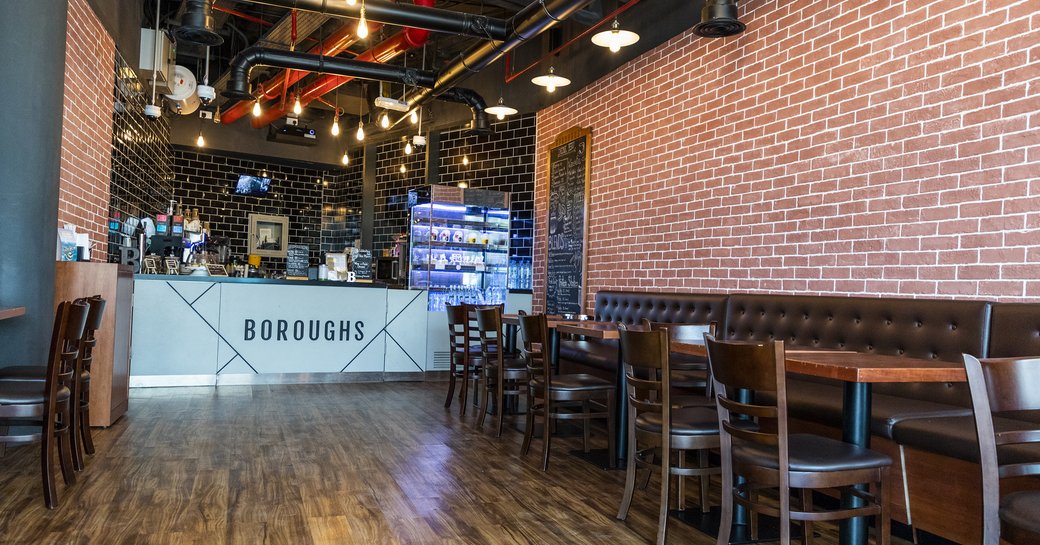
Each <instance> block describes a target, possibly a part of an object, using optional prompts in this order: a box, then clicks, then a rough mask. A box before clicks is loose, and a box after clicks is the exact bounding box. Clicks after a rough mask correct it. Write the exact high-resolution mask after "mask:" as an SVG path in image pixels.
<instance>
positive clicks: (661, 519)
mask: <svg viewBox="0 0 1040 545" xmlns="http://www.w3.org/2000/svg"><path fill="white" fill-rule="evenodd" d="M662 442H663V443H664V444H662V445H661V505H660V507H659V508H658V514H657V545H665V543H666V542H667V541H668V504H669V500H670V499H671V492H670V491H669V490H668V488H669V485H671V483H672V460H671V457H672V449H671V445H670V443H671V441H670V438H669V437H667V436H666V437H664V438H662Z"/></svg>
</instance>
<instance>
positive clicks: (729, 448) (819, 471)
mask: <svg viewBox="0 0 1040 545" xmlns="http://www.w3.org/2000/svg"><path fill="white" fill-rule="evenodd" d="M705 344H706V346H707V350H708V361H709V365H710V366H711V373H712V379H713V381H714V384H715V390H716V401H717V403H718V418H719V424H720V427H721V429H722V524H721V527H720V528H719V536H718V543H720V544H728V543H729V538H730V531H731V529H732V526H733V504H734V502H737V503H740V504H741V505H744V506H746V507H747V508H748V509H749V510H750V511H751V514H752V516H753V517H754V515H755V514H756V513H757V514H766V515H769V516H773V517H777V518H779V519H780V541H781V543H783V544H784V545H787V544H789V543H790V542H791V523H790V521H791V520H800V521H804V532H803V534H804V538H803V539H804V541H805V542H806V543H811V541H812V537H813V529H812V523H813V522H815V521H826V520H839V519H847V518H851V517H863V516H876V517H877V543H879V544H881V545H888V543H889V539H890V536H889V528H890V521H889V517H890V514H889V504H890V498H891V484H890V482H889V478H888V473H889V467H890V466H891V465H892V460H891V459H889V458H888V456H885V455H883V454H879V453H877V452H874V451H872V450H870V449H865V448H861V447H857V446H855V445H850V444H848V443H843V442H841V441H836V440H834V439H828V438H825V437H820V436H817V435H811V434H788V430H787V386H786V376H785V360H784V343H783V342H782V341H774V342H770V343H754V342H733V341H716V340H715V338H714V337H712V336H710V335H708V336H705ZM750 392H754V393H767V392H768V393H772V394H774V395H775V399H776V401H775V403H769V402H763V401H760V400H758V399H755V400H754V401H752V396H753V394H750ZM749 394H750V395H749ZM734 474H736V475H740V476H742V477H745V478H746V479H747V482H746V483H744V484H740V485H736V486H735V485H734V479H733V476H734ZM868 483H869V484H872V485H874V488H875V491H874V493H872V494H871V493H867V492H865V491H861V490H858V489H854V488H852V487H853V486H854V485H861V484H868ZM765 488H773V489H777V490H778V496H779V498H778V499H779V504H780V508H779V509H777V508H776V507H773V506H772V505H770V504H768V503H762V502H759V501H758V492H759V491H760V490H762V489H765ZM792 488H795V489H801V503H802V506H801V507H802V510H801V511H795V510H792V509H791V489H792ZM819 489H846V490H847V491H848V493H851V494H854V495H856V496H859V497H861V498H863V499H865V500H867V505H866V506H864V507H858V508H842V509H837V510H833V511H815V510H813V506H812V491H813V490H819ZM878 491H880V493H878ZM754 533H755V530H754V518H752V534H753V535H752V536H751V537H752V539H755V538H757V536H756V535H754Z"/></svg>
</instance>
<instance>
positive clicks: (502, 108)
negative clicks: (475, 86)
mask: <svg viewBox="0 0 1040 545" xmlns="http://www.w3.org/2000/svg"><path fill="white" fill-rule="evenodd" d="M484 111H485V112H487V113H489V114H492V115H494V116H495V117H497V118H498V119H499V120H502V119H505V118H506V116H507V115H513V114H515V113H516V108H510V107H509V106H506V104H505V100H504V99H503V98H502V97H501V96H500V97H498V104H495V105H494V106H492V107H490V108H487V109H485V110H484Z"/></svg>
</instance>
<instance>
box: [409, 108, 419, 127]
mask: <svg viewBox="0 0 1040 545" xmlns="http://www.w3.org/2000/svg"><path fill="white" fill-rule="evenodd" d="M408 119H409V121H411V122H412V125H415V124H416V123H418V122H419V112H418V111H416V110H412V114H411V115H409V116H408Z"/></svg>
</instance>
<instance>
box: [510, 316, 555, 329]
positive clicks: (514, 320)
mask: <svg viewBox="0 0 1040 545" xmlns="http://www.w3.org/2000/svg"><path fill="white" fill-rule="evenodd" d="M562 321H564V320H563V318H562V317H560V316H551V315H550V316H546V317H545V322H546V323H547V324H548V325H549V329H555V328H556V324H558V323H560V322H562ZM502 323H503V324H509V325H516V326H518V325H520V315H519V314H503V315H502Z"/></svg>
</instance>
